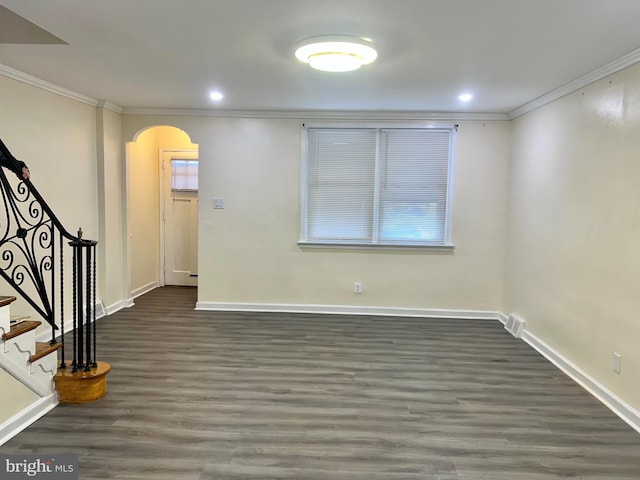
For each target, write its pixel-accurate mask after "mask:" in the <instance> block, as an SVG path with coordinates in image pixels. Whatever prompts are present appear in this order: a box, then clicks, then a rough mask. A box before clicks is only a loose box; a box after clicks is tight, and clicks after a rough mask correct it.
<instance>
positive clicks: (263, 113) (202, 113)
mask: <svg viewBox="0 0 640 480" xmlns="http://www.w3.org/2000/svg"><path fill="white" fill-rule="evenodd" d="M122 113H123V114H124V115H154V116H167V115H172V116H186V117H238V118H279V119H305V120H367V121H376V120H382V121H384V120H408V121H421V120H460V121H462V120H478V121H482V120H485V121H500V120H509V116H508V115H507V114H506V113H473V112H467V113H465V112H459V113H458V112H421V111H416V112H408V111H381V112H380V111H325V110H221V109H215V110H214V109H197V108H194V109H185V108H124V109H123V112H122Z"/></svg>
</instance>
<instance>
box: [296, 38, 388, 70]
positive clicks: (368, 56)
mask: <svg viewBox="0 0 640 480" xmlns="http://www.w3.org/2000/svg"><path fill="white" fill-rule="evenodd" d="M377 57H378V52H376V50H375V48H374V45H373V42H372V41H371V40H370V39H368V38H358V37H350V36H347V35H321V36H318V37H311V38H307V39H306V40H303V41H301V42H299V43H298V46H297V48H296V58H297V59H298V60H300V61H301V62H304V63H308V64H309V65H310V66H311V67H312V68H315V69H316V70H323V71H325V72H351V71H353V70H357V69H359V68H360V67H361V66H362V65H367V64H369V63H371V62H373V61H374V60H375V59H376V58H377Z"/></svg>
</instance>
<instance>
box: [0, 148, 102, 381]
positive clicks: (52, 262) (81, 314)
mask: <svg viewBox="0 0 640 480" xmlns="http://www.w3.org/2000/svg"><path fill="white" fill-rule="evenodd" d="M0 165H1V166H2V167H4V168H0V198H1V200H0V204H1V205H2V206H1V207H0V276H1V277H2V278H4V280H6V282H7V283H8V284H9V285H10V286H11V287H12V288H13V289H14V290H15V291H16V292H17V293H18V295H19V296H20V297H22V298H23V299H24V300H25V301H26V302H27V303H28V304H29V305H30V306H31V307H32V308H33V309H34V310H35V311H36V312H37V314H38V315H39V316H40V317H42V318H43V319H44V320H45V321H46V322H47V323H48V324H49V325H50V327H51V342H50V343H51V344H52V345H54V344H56V343H57V342H58V338H59V339H60V341H61V343H62V348H61V353H62V362H61V365H60V366H61V368H67V364H66V361H65V350H64V349H65V345H64V335H63V333H64V326H65V317H66V318H68V316H67V315H68V312H65V300H67V299H66V298H65V295H66V294H68V292H69V284H68V282H69V281H70V279H71V284H70V285H71V292H72V295H71V296H72V300H71V307H70V308H71V310H72V317H73V360H72V362H71V368H72V369H73V371H74V372H76V371H78V370H81V369H82V370H84V371H89V370H90V369H91V368H94V367H96V366H97V362H96V355H95V353H96V329H95V317H96V312H95V304H96V302H95V300H96V245H97V242H96V241H93V240H86V239H83V238H82V230H79V231H78V235H72V234H71V233H69V232H68V231H67V230H66V229H65V228H64V227H63V226H62V224H61V222H60V221H59V220H58V218H57V217H56V215H55V214H54V213H53V211H52V210H51V208H50V207H49V205H48V204H47V203H46V202H45V201H44V199H43V198H42V196H41V195H40V193H39V192H38V190H37V189H36V187H35V186H34V185H33V183H32V182H31V179H30V173H29V170H28V169H27V167H26V165H25V164H24V163H23V162H21V161H19V160H17V159H16V158H15V157H14V156H13V155H12V154H11V152H9V150H8V149H7V147H6V146H5V145H4V143H3V142H2V141H1V140H0ZM6 170H9V171H11V172H13V173H14V174H15V176H16V177H17V181H16V178H15V177H13V176H7V175H6V174H5V171H6ZM2 207H3V208H2ZM69 248H70V249H71V255H67V258H66V259H65V251H66V250H68V249H69ZM69 273H71V275H69ZM60 327H62V328H60Z"/></svg>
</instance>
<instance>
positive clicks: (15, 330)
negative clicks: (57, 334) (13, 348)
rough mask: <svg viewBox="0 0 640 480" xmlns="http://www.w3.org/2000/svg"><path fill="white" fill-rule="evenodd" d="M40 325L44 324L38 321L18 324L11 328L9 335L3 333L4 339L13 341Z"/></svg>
mask: <svg viewBox="0 0 640 480" xmlns="http://www.w3.org/2000/svg"><path fill="white" fill-rule="evenodd" d="M40 324H42V322H39V321H37V320H26V321H24V322H21V323H18V324H17V325H14V326H13V327H11V329H10V330H9V331H8V332H7V333H3V334H2V339H3V340H4V341H7V340H11V339H12V338H14V337H17V336H18V335H22V334H23V333H26V332H29V331H31V330H34V329H36V328H38V327H39V326H40Z"/></svg>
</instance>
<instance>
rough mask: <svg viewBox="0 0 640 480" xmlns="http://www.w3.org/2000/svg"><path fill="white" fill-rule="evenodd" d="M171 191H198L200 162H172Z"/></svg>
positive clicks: (176, 160) (177, 160)
mask: <svg viewBox="0 0 640 480" xmlns="http://www.w3.org/2000/svg"><path fill="white" fill-rule="evenodd" d="M171 189H172V190H186V191H197V190H198V160H182V159H172V160H171Z"/></svg>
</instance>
